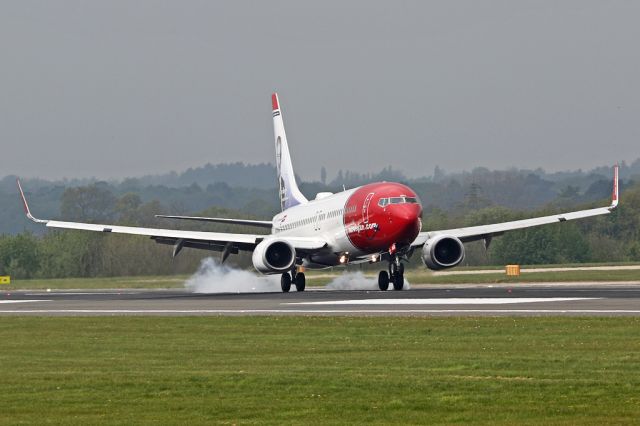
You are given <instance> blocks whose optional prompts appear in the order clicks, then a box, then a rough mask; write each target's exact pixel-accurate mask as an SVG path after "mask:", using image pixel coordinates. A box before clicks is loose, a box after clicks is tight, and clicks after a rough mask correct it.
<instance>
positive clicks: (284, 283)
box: [280, 272, 291, 293]
mask: <svg viewBox="0 0 640 426" xmlns="http://www.w3.org/2000/svg"><path fill="white" fill-rule="evenodd" d="M280 288H281V289H282V292H283V293H289V290H291V275H289V273H288V272H285V273H284V274H282V277H280Z"/></svg>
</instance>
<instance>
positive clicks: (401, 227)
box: [389, 204, 422, 245]
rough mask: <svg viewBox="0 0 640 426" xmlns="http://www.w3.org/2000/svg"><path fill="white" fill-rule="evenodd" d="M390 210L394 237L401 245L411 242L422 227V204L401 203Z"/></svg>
mask: <svg viewBox="0 0 640 426" xmlns="http://www.w3.org/2000/svg"><path fill="white" fill-rule="evenodd" d="M390 210H391V211H390V215H389V226H390V231H391V232H390V234H391V237H392V239H393V240H394V242H396V243H398V244H400V245H408V244H411V243H412V242H413V240H415V239H416V237H417V236H418V234H419V233H420V228H421V227H422V224H421V222H420V215H421V212H422V211H421V209H420V206H419V205H416V204H414V205H399V206H394V208H393V209H390Z"/></svg>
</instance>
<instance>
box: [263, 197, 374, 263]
mask: <svg viewBox="0 0 640 426" xmlns="http://www.w3.org/2000/svg"><path fill="white" fill-rule="evenodd" d="M356 190H357V188H354V189H349V190H347V191H343V192H339V193H337V194H331V195H327V196H325V197H323V198H320V199H315V200H310V201H309V202H308V203H306V204H300V205H297V206H294V207H291V208H288V209H287V210H285V211H283V212H282V213H278V214H277V215H275V216H274V217H273V228H271V234H272V235H273V236H275V237H315V238H319V239H323V240H324V241H326V242H327V250H326V253H319V254H317V255H315V256H314V259H315V260H316V261H318V262H321V263H320V264H312V263H310V262H307V264H306V266H308V267H314V266H316V267H327V266H332V265H335V264H336V263H337V258H338V257H339V256H340V255H341V254H345V253H346V254H351V255H360V254H363V253H361V252H360V250H358V249H357V248H356V247H354V246H353V245H352V244H351V242H350V241H349V238H348V237H347V233H346V228H345V224H344V209H345V205H346V203H347V200H348V199H349V197H350V196H351V194H353V193H354V192H355V191H356Z"/></svg>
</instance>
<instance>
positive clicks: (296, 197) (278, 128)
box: [271, 93, 308, 210]
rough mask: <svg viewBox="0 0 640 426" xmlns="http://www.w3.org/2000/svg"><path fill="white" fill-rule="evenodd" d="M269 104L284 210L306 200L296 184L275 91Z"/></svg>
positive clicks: (281, 200)
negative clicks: (271, 108)
mask: <svg viewBox="0 0 640 426" xmlns="http://www.w3.org/2000/svg"><path fill="white" fill-rule="evenodd" d="M271 105H272V107H273V135H274V137H275V141H276V168H277V170H278V184H279V187H280V207H281V208H282V210H286V209H288V208H289V207H293V206H297V205H298V204H304V203H307V202H308V200H307V199H306V198H305V196H304V195H302V192H300V190H299V189H298V185H297V184H296V177H295V175H294V173H293V165H292V164H291V155H289V145H288V144H287V135H286V133H285V132H284V123H283V122H282V111H281V110H280V102H279V101H278V94H277V93H274V94H273V95H271Z"/></svg>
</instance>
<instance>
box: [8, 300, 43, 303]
mask: <svg viewBox="0 0 640 426" xmlns="http://www.w3.org/2000/svg"><path fill="white" fill-rule="evenodd" d="M33 302H51V300H43V299H37V300H36V299H34V300H0V303H33Z"/></svg>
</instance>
